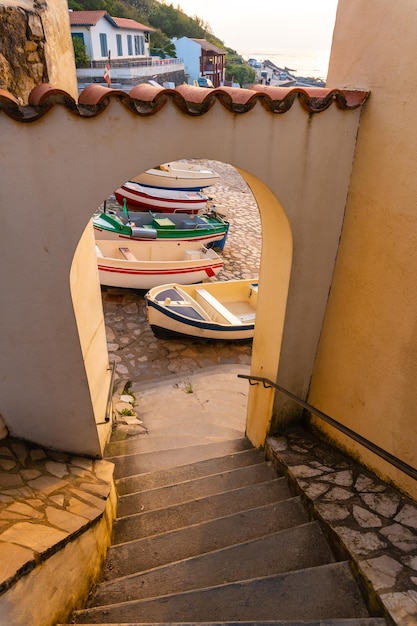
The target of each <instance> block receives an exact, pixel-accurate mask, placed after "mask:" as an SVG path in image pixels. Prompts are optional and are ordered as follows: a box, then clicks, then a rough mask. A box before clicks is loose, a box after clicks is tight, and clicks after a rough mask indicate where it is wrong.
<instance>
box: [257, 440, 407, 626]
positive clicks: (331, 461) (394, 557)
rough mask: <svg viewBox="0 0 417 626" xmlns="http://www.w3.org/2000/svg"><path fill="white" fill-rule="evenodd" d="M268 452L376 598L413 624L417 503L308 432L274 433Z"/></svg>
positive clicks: (403, 624) (400, 624) (394, 616)
mask: <svg viewBox="0 0 417 626" xmlns="http://www.w3.org/2000/svg"><path fill="white" fill-rule="evenodd" d="M267 451H268V458H269V459H270V460H272V461H274V462H275V463H276V464H277V467H278V468H279V470H280V471H281V472H284V473H285V474H286V475H287V477H288V478H289V480H290V483H291V484H292V486H293V488H294V490H295V492H297V493H300V494H301V495H302V497H303V499H304V501H305V503H306V504H307V506H308V507H309V508H310V510H311V511H312V513H313V515H314V516H315V517H316V518H318V519H320V520H321V521H322V523H323V524H324V526H325V527H326V529H327V532H328V534H329V537H330V538H331V540H332V541H333V544H334V545H336V546H337V548H338V549H339V550H340V551H341V552H342V554H343V556H345V557H346V555H347V556H349V558H350V559H351V560H352V562H353V563H354V566H355V569H357V571H358V572H359V574H360V576H361V577H362V580H363V581H365V582H366V586H367V587H369V588H370V589H373V592H374V598H371V601H372V600H373V601H376V602H379V603H380V604H381V605H382V607H383V609H384V610H385V612H386V614H387V615H388V616H389V618H390V619H391V620H392V623H394V624H397V626H415V625H416V624H417V505H416V503H415V502H413V501H411V500H409V499H408V498H407V497H405V496H404V495H402V494H401V493H400V492H399V491H397V490H396V489H394V488H392V487H391V486H390V485H388V484H386V483H384V482H382V481H380V480H379V479H378V478H377V477H376V476H374V475H373V474H371V473H370V472H367V471H366V469H365V468H364V467H363V466H361V465H359V464H357V463H355V462H354V461H353V460H352V459H350V458H348V457H345V456H344V455H343V454H342V453H339V452H337V451H336V450H334V449H333V448H331V447H330V446H326V445H325V444H323V443H322V442H321V441H320V440H318V439H317V438H316V437H314V435H312V434H311V433H309V432H307V431H304V430H295V431H293V432H290V433H288V434H286V435H285V436H279V437H270V438H269V439H268V443H267Z"/></svg>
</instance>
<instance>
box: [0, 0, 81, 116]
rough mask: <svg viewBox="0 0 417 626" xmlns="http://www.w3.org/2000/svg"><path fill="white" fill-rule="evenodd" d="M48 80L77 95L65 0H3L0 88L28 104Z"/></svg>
mask: <svg viewBox="0 0 417 626" xmlns="http://www.w3.org/2000/svg"><path fill="white" fill-rule="evenodd" d="M47 82H50V83H51V84H53V85H54V87H58V88H60V89H63V90H65V91H67V92H68V93H69V94H71V95H72V96H73V97H74V98H76V97H77V80H76V74H75V61H74V50H73V47H72V39H71V33H70V25H69V18H68V5H67V2H66V0H54V1H53V2H52V1H50V2H49V3H48V0H33V1H32V0H3V1H2V0H0V89H5V90H7V91H9V92H10V93H12V94H13V95H14V96H15V97H16V98H17V99H18V100H19V102H21V103H22V104H26V103H27V102H28V99H29V94H30V92H31V91H32V89H33V88H34V87H36V85H39V84H41V83H47Z"/></svg>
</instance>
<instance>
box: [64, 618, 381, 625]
mask: <svg viewBox="0 0 417 626" xmlns="http://www.w3.org/2000/svg"><path fill="white" fill-rule="evenodd" d="M77 624H78V626H87V622H83V623H82V624H81V623H80V622H77ZM89 624H91V622H89ZM57 626H71V625H70V624H57ZM99 626H100V625H99ZM101 626H104V624H101ZM107 626H387V624H386V621H385V620H384V619H383V618H381V617H360V618H353V619H326V620H321V619H319V620H312V621H311V620H304V619H303V620H302V621H300V620H295V621H294V620H291V621H288V620H273V621H272V620H268V621H258V620H257V621H255V622H230V621H229V622H227V624H225V623H224V622H153V623H152V624H150V623H149V622H130V623H129V624H126V623H125V622H124V623H123V624H122V623H121V622H117V624H116V623H112V624H110V623H109V622H108V623H107Z"/></svg>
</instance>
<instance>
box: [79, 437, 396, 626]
mask: <svg viewBox="0 0 417 626" xmlns="http://www.w3.org/2000/svg"><path fill="white" fill-rule="evenodd" d="M158 439H159V441H160V450H159V451H158V450H157V447H158V446H157V445H156V447H155V443H156V444H157V442H156V440H154V444H153V446H152V448H153V449H152V451H149V452H141V439H140V438H133V439H131V440H130V441H129V440H128V441H120V442H118V441H115V442H112V443H110V444H109V446H108V450H107V454H108V457H107V458H108V460H110V461H112V462H114V464H115V477H116V483H117V489H118V493H119V505H118V518H117V519H116V521H115V523H114V531H113V545H112V546H111V548H110V549H109V551H108V556H107V561H106V566H105V571H104V574H103V580H102V582H101V583H100V584H98V585H97V587H96V588H95V589H94V590H93V592H92V594H91V596H90V599H89V602H88V606H87V608H85V609H84V610H79V611H76V612H75V613H74V614H73V616H72V623H75V624H113V625H116V624H119V625H120V624H130V625H131V626H132V625H133V624H145V623H146V624H167V623H170V624H172V623H199V624H203V623H208V622H210V623H225V622H227V623H231V622H238V623H239V624H242V625H243V624H244V623H252V624H254V623H256V624H262V623H264V622H269V623H271V622H273V623H274V624H277V625H281V626H284V625H285V626H290V625H291V626H299V625H300V626H301V624H302V625H303V626H307V625H308V626H319V625H320V626H382V625H383V624H385V623H386V622H385V620H384V619H382V618H376V617H371V616H369V613H368V610H367V607H366V605H365V603H364V600H363V598H362V596H361V593H360V591H359V588H358V586H357V584H356V582H355V578H354V576H353V575H352V572H351V570H350V567H349V565H348V563H347V562H336V561H335V558H334V557H333V555H332V552H331V550H330V548H329V545H328V543H327V541H326V539H325V537H324V536H323V533H322V532H321V529H320V527H319V525H318V522H316V521H309V519H308V516H307V513H306V511H305V509H304V508H303V506H302V504H301V502H300V500H299V498H298V497H292V496H291V493H290V491H289V489H288V486H287V482H286V479H285V478H283V477H280V476H277V474H276V472H275V470H274V469H273V467H272V465H271V464H270V463H268V462H266V461H265V459H264V456H263V455H262V454H261V453H260V452H259V451H257V450H255V449H253V448H252V447H251V444H250V442H249V441H248V440H247V439H245V438H244V437H239V438H236V439H228V440H225V441H219V442H215V443H197V444H193V445H190V446H186V447H182V448H173V449H167V442H166V441H164V438H163V437H162V436H159V437H158ZM142 447H143V446H142ZM148 470H149V471H148Z"/></svg>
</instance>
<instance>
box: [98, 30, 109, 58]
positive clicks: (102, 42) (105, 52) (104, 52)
mask: <svg viewBox="0 0 417 626" xmlns="http://www.w3.org/2000/svg"><path fill="white" fill-rule="evenodd" d="M100 49H101V56H102V57H107V56H108V54H109V49H108V47H107V35H106V33H100Z"/></svg>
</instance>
